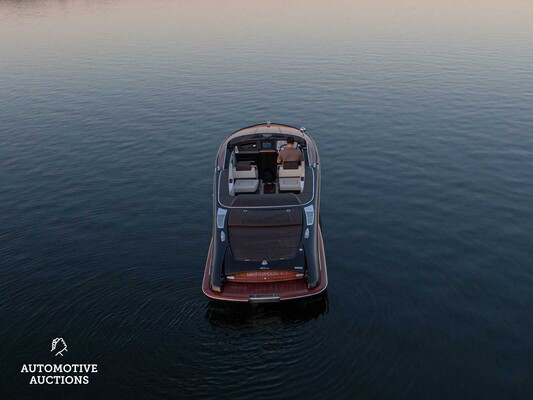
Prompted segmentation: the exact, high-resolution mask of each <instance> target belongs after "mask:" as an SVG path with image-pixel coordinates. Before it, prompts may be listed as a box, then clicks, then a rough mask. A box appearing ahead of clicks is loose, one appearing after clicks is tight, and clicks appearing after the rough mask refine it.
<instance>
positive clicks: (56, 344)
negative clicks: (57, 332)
mask: <svg viewBox="0 0 533 400" xmlns="http://www.w3.org/2000/svg"><path fill="white" fill-rule="evenodd" d="M57 349H60V350H59V351H58V352H57V353H56V357H57V356H58V355H61V357H63V352H64V351H68V350H67V344H66V343H65V341H64V340H63V338H62V337H58V338H55V339H54V340H52V350H50V351H54V350H57Z"/></svg>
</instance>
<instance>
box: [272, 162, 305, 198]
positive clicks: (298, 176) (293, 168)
mask: <svg viewBox="0 0 533 400" xmlns="http://www.w3.org/2000/svg"><path fill="white" fill-rule="evenodd" d="M278 177H279V190H281V191H291V192H301V191H302V190H304V179H305V166H304V162H303V161H302V162H301V163H298V162H297V161H287V162H284V163H283V165H280V166H279V168H278Z"/></svg>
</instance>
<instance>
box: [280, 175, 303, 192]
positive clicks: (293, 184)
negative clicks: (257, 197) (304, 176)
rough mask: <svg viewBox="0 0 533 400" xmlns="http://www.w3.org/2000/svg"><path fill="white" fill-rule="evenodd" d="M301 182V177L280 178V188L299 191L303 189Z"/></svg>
mask: <svg viewBox="0 0 533 400" xmlns="http://www.w3.org/2000/svg"><path fill="white" fill-rule="evenodd" d="M300 182H301V179H300V178H279V189H280V190H290V191H298V192H299V191H301V190H302V186H301V183H300Z"/></svg>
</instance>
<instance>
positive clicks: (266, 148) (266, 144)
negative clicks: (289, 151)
mask: <svg viewBox="0 0 533 400" xmlns="http://www.w3.org/2000/svg"><path fill="white" fill-rule="evenodd" d="M286 144H287V141H286V140H275V139H272V140H252V141H249V142H244V143H239V144H238V145H236V146H235V152H236V153H248V154H250V153H274V152H279V150H280V149H281V147H282V146H284V145H286Z"/></svg>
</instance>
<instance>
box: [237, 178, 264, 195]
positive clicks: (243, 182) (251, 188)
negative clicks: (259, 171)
mask: <svg viewBox="0 0 533 400" xmlns="http://www.w3.org/2000/svg"><path fill="white" fill-rule="evenodd" d="M258 186H259V179H237V180H236V181H235V185H234V186H233V188H234V190H235V193H254V192H255V191H256V190H257V187H258Z"/></svg>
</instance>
